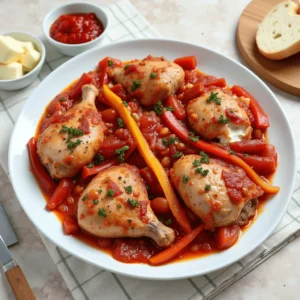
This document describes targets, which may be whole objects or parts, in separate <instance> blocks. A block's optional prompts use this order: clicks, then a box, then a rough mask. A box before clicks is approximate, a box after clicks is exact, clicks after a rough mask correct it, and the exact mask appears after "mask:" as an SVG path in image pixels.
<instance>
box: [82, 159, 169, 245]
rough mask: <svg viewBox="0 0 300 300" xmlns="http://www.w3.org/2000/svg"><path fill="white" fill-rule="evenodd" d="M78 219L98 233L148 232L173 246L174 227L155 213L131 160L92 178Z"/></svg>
mask: <svg viewBox="0 0 300 300" xmlns="http://www.w3.org/2000/svg"><path fill="white" fill-rule="evenodd" d="M78 223H79V226H80V227H81V228H82V229H84V230H85V231H87V232H89V233H91V234H93V235H96V236H99V237H106V238H118V237H133V238H135V237H142V236H146V237H150V238H151V239H153V240H154V241H155V242H156V243H157V245H158V246H160V247H169V246H171V244H172V243H173V241H174V239H175V233H174V230H173V229H171V228H169V227H167V226H165V225H163V224H162V223H161V222H159V220H158V219H157V218H156V216H155V215H154V213H153V211H152V209H151V207H150V201H149V200H148V195H147V190H146V187H145V185H144V183H143V181H142V179H141V177H140V175H139V172H138V169H137V168H135V167H132V166H130V165H128V164H121V165H119V166H115V167H110V168H109V169H106V170H104V171H102V172H100V173H99V174H98V175H97V176H96V177H94V178H93V180H92V181H91V182H90V183H89V185H88V186H87V187H86V189H85V190H84V191H83V193H82V195H81V197H80V199H79V203H78Z"/></svg>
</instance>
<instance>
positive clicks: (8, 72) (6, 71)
mask: <svg viewBox="0 0 300 300" xmlns="http://www.w3.org/2000/svg"><path fill="white" fill-rule="evenodd" d="M21 76H23V68H22V64H20V63H18V62H12V63H10V64H0V80H11V79H17V78H20V77H21Z"/></svg>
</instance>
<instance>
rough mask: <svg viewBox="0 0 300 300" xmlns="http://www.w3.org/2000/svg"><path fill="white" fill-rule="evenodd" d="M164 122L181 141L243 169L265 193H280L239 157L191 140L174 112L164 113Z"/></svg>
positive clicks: (199, 141) (210, 145) (216, 147)
mask: <svg viewBox="0 0 300 300" xmlns="http://www.w3.org/2000/svg"><path fill="white" fill-rule="evenodd" d="M162 117H163V120H164V121H165V123H166V124H167V126H168V127H169V129H170V130H171V131H172V132H173V133H175V134H176V135H177V136H178V137H179V138H180V139H182V140H183V141H185V142H188V143H192V144H193V145H194V146H195V147H196V148H198V149H200V150H203V151H205V152H208V153H211V154H213V155H216V156H218V157H221V158H224V159H226V160H228V161H230V162H231V163H233V164H235V165H237V166H239V167H241V168H242V169H243V170H244V171H245V172H246V174H247V175H248V177H249V178H250V179H251V180H252V181H253V182H254V183H256V184H257V185H259V186H260V187H261V188H262V189H263V191H264V192H266V193H269V194H276V193H277V192H278V191H279V187H277V186H273V185H271V184H270V183H269V182H267V181H266V180H264V179H262V178H261V177H260V176H259V175H258V174H257V173H256V172H255V171H254V170H253V169H252V168H251V167H250V166H249V165H248V164H247V163H246V162H244V161H243V160H242V159H240V158H239V157H237V156H236V155H232V154H230V152H228V151H227V150H224V149H221V148H220V147H218V146H215V145H212V144H210V143H207V142H204V141H201V140H198V141H197V142H193V141H191V140H190V139H189V132H188V130H187V129H186V128H185V127H183V126H182V125H181V124H180V123H179V122H178V121H177V119H176V118H175V116H174V115H173V113H172V112H170V111H164V112H163V114H162Z"/></svg>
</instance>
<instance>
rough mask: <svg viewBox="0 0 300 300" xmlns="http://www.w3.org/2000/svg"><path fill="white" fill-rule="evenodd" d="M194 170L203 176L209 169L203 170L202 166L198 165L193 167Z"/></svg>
mask: <svg viewBox="0 0 300 300" xmlns="http://www.w3.org/2000/svg"><path fill="white" fill-rule="evenodd" d="M195 172H196V173H199V174H201V175H202V176H204V177H205V176H206V175H207V174H208V172H209V170H205V169H203V168H202V167H198V168H196V169H195Z"/></svg>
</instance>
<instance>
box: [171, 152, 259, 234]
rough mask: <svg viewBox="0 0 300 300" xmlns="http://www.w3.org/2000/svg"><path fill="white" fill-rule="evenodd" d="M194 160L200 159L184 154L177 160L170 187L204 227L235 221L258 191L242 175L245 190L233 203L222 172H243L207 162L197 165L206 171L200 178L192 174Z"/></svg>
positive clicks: (256, 187) (172, 171) (194, 170)
mask: <svg viewBox="0 0 300 300" xmlns="http://www.w3.org/2000/svg"><path fill="white" fill-rule="evenodd" d="M195 160H201V157H200V156H198V155H186V156H184V157H182V158H180V159H179V160H178V161H177V162H176V163H175V164H174V166H173V169H171V172H170V176H171V181H172V183H173V186H174V187H175V189H176V190H177V191H178V193H179V195H180V196H181V198H182V200H183V201H184V203H185V204H186V205H187V206H188V207H189V208H190V209H191V210H192V211H193V212H194V213H195V214H196V215H197V216H198V217H199V218H201V219H202V221H203V222H204V223H205V225H206V226H207V227H208V228H212V227H218V226H226V225H229V224H231V223H233V222H235V221H236V220H237V219H238V217H239V215H240V212H241V210H242V208H243V207H244V205H245V204H246V203H247V202H248V201H249V200H251V199H253V198H256V197H259V196H261V195H262V194H263V191H262V190H261V188H260V187H258V186H256V185H255V184H254V183H253V182H251V181H250V180H249V179H248V177H246V175H245V177H244V178H245V180H246V183H247V188H243V190H242V192H243V198H242V201H240V202H238V203H236V202H233V201H232V200H231V199H230V197H229V196H228V189H227V187H226V185H225V182H224V179H223V176H222V173H223V171H228V172H244V171H243V170H241V169H236V170H233V169H229V168H228V167H227V166H226V165H225V164H224V163H223V164H221V163H218V161H217V160H212V159H210V163H209V164H201V167H202V168H203V170H208V174H207V175H206V176H203V175H202V174H201V173H197V172H196V169H197V168H199V167H196V166H194V165H193V163H194V161H195ZM194 164H195V163H194ZM183 176H187V177H185V179H186V178H188V180H187V182H186V180H185V181H184V180H183Z"/></svg>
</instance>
